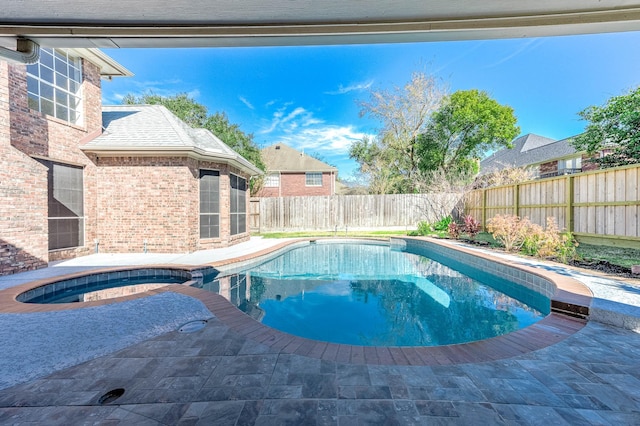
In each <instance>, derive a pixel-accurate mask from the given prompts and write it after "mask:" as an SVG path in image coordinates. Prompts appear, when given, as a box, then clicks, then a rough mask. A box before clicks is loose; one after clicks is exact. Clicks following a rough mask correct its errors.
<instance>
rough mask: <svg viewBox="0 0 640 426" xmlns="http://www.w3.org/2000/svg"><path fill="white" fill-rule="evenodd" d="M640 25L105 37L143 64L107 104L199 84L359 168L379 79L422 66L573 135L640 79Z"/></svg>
mask: <svg viewBox="0 0 640 426" xmlns="http://www.w3.org/2000/svg"><path fill="white" fill-rule="evenodd" d="M639 46H640V32H628V33H615V34H597V35H583V36H564V37H546V38H521V39H509V40H483V41H464V42H432V43H408V44H377V45H347V46H304V47H262V48H246V47H245V48H196V49H105V52H106V53H107V54H108V55H110V56H112V57H113V58H114V59H116V60H117V61H119V62H120V63H122V64H123V65H124V66H125V67H127V68H128V69H130V70H131V71H132V72H133V73H135V76H134V77H131V78H118V79H114V80H113V81H111V82H104V83H103V100H104V103H105V104H119V103H120V102H121V99H122V97H123V96H124V95H125V94H127V93H133V94H141V93H144V92H146V91H152V92H154V93H156V94H160V95H165V96H171V95H174V94H176V93H181V92H186V93H189V94H190V95H191V96H192V97H193V98H195V100H196V101H198V102H200V103H202V104H204V105H206V106H207V107H208V108H209V112H210V113H214V112H216V111H221V112H225V113H226V114H227V115H228V117H229V119H230V121H231V122H233V123H236V124H238V125H240V127H241V129H242V130H243V131H245V132H247V133H253V135H254V140H255V141H256V143H257V144H258V145H260V146H268V145H271V144H274V143H278V142H282V143H286V144H288V145H290V146H292V147H294V148H296V149H299V150H304V151H305V152H308V153H317V154H319V155H320V156H322V157H323V158H324V159H326V161H327V162H329V163H331V164H333V165H335V166H337V167H338V170H339V173H340V176H342V177H347V178H348V177H349V176H350V175H351V174H352V173H353V171H354V170H355V169H356V167H357V166H356V164H355V163H354V162H353V161H351V160H350V159H349V156H348V151H349V145H350V144H351V143H352V142H353V141H355V140H358V139H360V138H362V137H363V136H365V135H369V134H376V133H377V129H378V128H379V126H380V124H379V123H378V122H375V121H372V120H371V119H369V118H367V117H360V114H359V107H358V105H357V100H365V99H367V98H368V91H369V90H370V89H383V88H387V89H388V88H392V87H393V86H403V85H404V84H405V83H407V82H408V81H409V80H410V78H411V73H412V72H414V71H421V72H425V73H428V74H434V75H436V76H438V77H439V78H441V79H442V81H443V83H444V84H446V85H447V86H448V87H449V90H450V92H454V91H456V90H466V89H480V90H485V91H487V92H488V93H489V94H490V96H492V97H493V98H494V99H496V100H497V101H498V102H500V103H502V104H507V105H509V106H511V107H512V108H513V109H514V110H515V114H516V116H517V117H518V125H519V126H520V128H521V133H522V134H526V133H536V134H539V135H542V136H546V137H550V138H555V139H563V138H566V137H569V136H572V135H575V134H577V133H580V132H581V131H582V130H583V129H584V125H585V123H584V122H583V121H580V120H579V117H578V115H577V113H578V112H579V111H580V110H582V109H584V108H586V107H588V106H590V105H601V104H603V103H604V102H605V101H606V100H607V99H608V98H610V97H611V96H616V95H620V94H622V93H624V92H626V91H628V90H630V89H632V88H635V87H637V86H638V85H640V55H638V47H639Z"/></svg>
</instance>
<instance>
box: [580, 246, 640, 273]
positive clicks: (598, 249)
mask: <svg viewBox="0 0 640 426" xmlns="http://www.w3.org/2000/svg"><path fill="white" fill-rule="evenodd" d="M578 254H579V255H580V257H582V258H583V259H584V260H606V261H608V262H609V263H612V264H614V265H619V266H625V267H627V268H630V267H631V266H633V265H640V250H637V249H630V248H622V247H608V246H597V245H592V244H580V245H579V246H578Z"/></svg>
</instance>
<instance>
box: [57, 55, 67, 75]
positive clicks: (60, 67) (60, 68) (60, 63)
mask: <svg viewBox="0 0 640 426" xmlns="http://www.w3.org/2000/svg"><path fill="white" fill-rule="evenodd" d="M55 66H56V67H55V70H56V72H59V73H60V74H62V75H63V76H65V77H66V76H67V75H69V68H68V66H67V60H66V58H65V59H64V60H62V59H58V58H56V64H55Z"/></svg>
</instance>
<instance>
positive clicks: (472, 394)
mask: <svg viewBox="0 0 640 426" xmlns="http://www.w3.org/2000/svg"><path fill="white" fill-rule="evenodd" d="M281 242H282V241H281V240H261V239H255V238H254V239H252V240H251V241H250V242H248V243H244V244H241V245H238V246H235V247H232V248H231V249H226V250H224V251H215V250H214V251H209V252H208V253H205V252H200V253H194V254H193V255H187V256H184V255H182V256H178V255H150V254H146V255H142V254H141V255H93V256H87V257H83V258H77V259H74V260H71V261H68V262H62V263H58V264H56V265H55V266H50V267H49V268H47V269H43V270H38V271H33V272H28V273H24V274H18V275H13V276H8V277H0V288H8V287H11V286H14V285H18V284H20V283H23V282H26V281H31V280H35V279H39V278H43V277H45V276H55V275H61V274H67V273H70V272H75V271H78V270H85V269H92V268H97V267H104V266H105V265H110V266H116V265H131V264H143V263H144V264H149V263H180V264H200V263H204V262H213V261H216V262H223V261H225V259H228V258H234V257H238V256H244V255H248V254H249V253H252V252H257V251H263V250H269V249H270V247H272V246H274V245H277V244H280V243H281ZM505 256H506V255H505ZM205 259H206V260H205ZM516 259H517V261H520V262H523V263H527V264H530V265H533V266H536V267H542V268H546V269H555V270H556V272H559V273H562V274H567V275H571V276H572V277H574V278H575V279H577V280H579V281H582V282H583V283H584V284H586V285H587V286H589V288H590V289H591V290H592V292H593V293H594V301H593V304H592V318H593V317H594V316H595V317H596V318H597V319H598V321H602V322H597V321H590V322H589V323H588V324H587V325H586V326H584V327H582V328H580V327H581V325H580V326H578V325H576V326H575V327H574V328H575V330H577V331H575V330H571V327H570V324H571V322H568V323H567V324H569V325H568V326H567V327H568V328H565V329H561V328H556V327H555V326H552V327H551V326H550V327H548V328H549V330H547V331H549V332H550V333H551V334H550V335H556V336H557V338H558V340H559V341H558V343H554V344H551V345H550V346H547V347H542V348H539V349H536V348H535V347H532V350H529V351H524V352H523V353H519V354H517V355H514V356H506V357H502V358H500V359H494V360H490V361H483V362H472V361H469V358H467V359H460V355H457V356H456V355H455V353H454V352H451V351H443V353H444V354H445V358H439V359H434V360H433V362H431V363H429V364H430V365H411V364H418V363H419V362H418V361H417V360H412V359H410V358H409V357H405V359H404V360H403V359H396V358H394V356H393V354H392V353H389V352H385V351H378V352H376V357H377V358H376V360H374V361H378V362H370V361H372V360H371V359H359V358H358V354H357V352H355V351H352V352H350V353H348V354H346V353H343V352H341V351H335V353H334V352H332V351H330V350H328V348H327V347H326V345H325V348H324V349H323V352H322V353H321V354H320V355H318V354H314V353H313V352H314V350H316V348H317V347H318V346H317V345H316V346H312V347H309V348H304V347H303V346H302V345H298V346H295V345H292V344H290V341H289V342H286V341H283V340H282V339H281V340H278V338H277V337H273V336H269V335H265V334H264V333H263V334H260V333H258V332H252V330H251V329H249V328H247V327H251V325H250V324H249V323H247V322H246V321H245V320H244V319H243V318H242V316H239V312H238V311H237V310H236V309H235V308H233V307H232V306H230V305H229V304H226V305H225V304H224V303H221V302H220V300H219V296H217V295H214V294H211V293H210V296H206V295H204V296H203V295H201V294H198V295H196V293H190V291H191V289H185V290H186V291H185V292H182V291H181V292H180V293H182V294H180V293H175V292H158V293H156V294H154V295H152V296H148V297H144V298H139V299H134V300H128V301H124V302H120V303H115V304H109V305H104V306H99V307H94V308H87V309H76V310H72V311H60V312H52V313H31V314H0V324H1V325H2V327H1V330H2V331H1V332H0V336H1V337H2V339H3V346H4V347H3V356H2V360H1V361H0V367H1V370H2V371H3V380H4V382H3V384H2V385H1V386H0V387H3V388H4V389H2V390H0V407H2V410H1V411H0V423H3V424H13V423H25V422H35V423H42V424H84V423H91V424H221V425H228V424H238V425H239V424H261V425H264V424H305V425H306V424H347V423H351V424H426V423H428V424H432V423H433V424H481V423H489V424H549V423H552V424H638V423H640V364H638V361H637V360H638V359H639V358H640V335H639V334H638V333H637V332H634V331H631V330H629V329H625V328H623V327H617V326H612V325H606V324H604V323H603V322H609V323H613V324H618V325H622V326H625V327H627V328H635V327H636V326H637V324H638V318H640V314H639V312H640V287H639V286H638V285H637V280H634V281H627V282H620V281H614V280H611V279H609V278H607V277H603V276H593V275H590V274H587V273H585V272H584V271H578V270H570V269H566V268H562V267H559V266H558V265H553V264H540V263H539V262H537V261H533V260H531V261H530V260H526V259H521V258H516ZM192 290H196V289H192ZM187 294H191V295H196V297H197V298H193V297H190V296H188V295H187ZM159 305H162V306H165V307H167V308H166V309H164V311H163V312H160V313H159V314H158V315H154V316H153V317H150V316H149V315H148V313H150V312H157V307H158V306H159ZM169 307H170V308H169ZM89 310H91V311H90V312H89ZM83 311H85V312H84V313H83ZM212 312H213V315H212ZM78 313H81V314H82V315H81V316H80V317H78V316H77V315H78ZM74 315H76V316H74ZM205 318H206V319H208V322H207V325H206V327H205V328H204V329H202V330H200V331H195V332H193V333H180V332H178V331H177V328H179V326H180V325H181V324H184V323H185V322H188V321H189V320H193V319H205ZM253 327H254V330H258V329H259V327H255V325H253ZM636 330H637V328H636ZM54 332H55V333H56V334H55V335H52V333H54ZM46 336H49V337H48V338H47V339H45V337H46ZM64 336H68V337H67V338H65V337H64ZM533 340H535V339H533ZM74 341H75V342H76V343H73V342H74ZM69 346H72V347H69ZM73 346H76V347H73ZM507 346H508V345H507ZM542 346H544V345H542ZM512 349H513V348H512ZM365 355H366V353H365ZM447 355H448V358H446V356H447ZM25 356H28V357H30V358H28V359H27V361H28V362H27V361H22V364H23V365H24V368H26V369H27V370H28V368H29V365H31V368H32V370H31V371H22V370H20V369H16V368H15V367H13V366H12V360H14V361H15V360H19V358H20V357H23V358H24V357H25ZM466 356H472V354H466ZM83 357H84V358H83ZM384 357H389V358H390V359H387V360H385V359H383V358H384ZM456 357H458V359H454V358H456ZM47 360H48V363H47V362H46V361H47ZM38 361H40V362H41V365H42V364H44V365H43V366H41V367H38V366H36V365H34V363H36V362H38ZM402 364H406V365H402ZM47 369H48V371H46V370H47ZM14 370H19V371H18V373H19V374H16V372H14ZM5 372H6V373H5ZM7 377H13V382H10V381H9V380H7V379H6V378H7ZM25 379H26V380H27V381H26V382H25V381H24V380H25ZM20 382H22V383H20ZM17 383H20V384H17ZM14 384H15V385H14ZM12 385H14V386H12ZM9 386H11V387H9ZM118 388H122V389H124V390H125V392H124V394H123V395H122V396H121V397H120V398H118V399H116V400H114V401H113V402H110V403H107V404H102V405H101V404H100V403H99V399H100V397H101V396H102V395H104V394H105V393H106V392H108V391H110V390H113V389H118Z"/></svg>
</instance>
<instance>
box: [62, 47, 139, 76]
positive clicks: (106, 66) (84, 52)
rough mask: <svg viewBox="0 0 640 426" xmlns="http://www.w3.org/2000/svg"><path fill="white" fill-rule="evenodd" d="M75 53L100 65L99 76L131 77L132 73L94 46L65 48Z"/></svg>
mask: <svg viewBox="0 0 640 426" xmlns="http://www.w3.org/2000/svg"><path fill="white" fill-rule="evenodd" d="M67 50H69V51H70V52H73V53H74V54H75V55H77V56H80V57H82V58H86V59H87V60H88V61H90V62H92V63H94V64H96V65H97V66H98V67H100V77H102V78H107V79H111V78H113V77H132V76H133V75H134V74H133V73H132V72H131V71H129V70H128V69H127V68H125V67H124V66H123V65H122V64H120V63H119V62H117V61H116V60H115V59H113V58H112V57H111V56H109V55H107V54H106V53H104V52H103V51H101V50H100V49H95V48H71V49H67Z"/></svg>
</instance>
